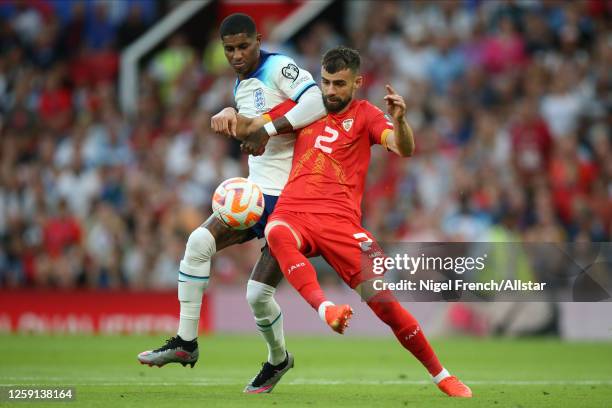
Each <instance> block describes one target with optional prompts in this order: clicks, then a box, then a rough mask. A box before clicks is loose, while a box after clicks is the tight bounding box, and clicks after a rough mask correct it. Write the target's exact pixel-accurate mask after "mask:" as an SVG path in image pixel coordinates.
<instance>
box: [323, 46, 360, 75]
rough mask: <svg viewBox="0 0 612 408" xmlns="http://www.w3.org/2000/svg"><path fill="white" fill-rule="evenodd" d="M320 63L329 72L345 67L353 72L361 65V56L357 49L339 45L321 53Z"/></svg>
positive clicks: (333, 72)
mask: <svg viewBox="0 0 612 408" xmlns="http://www.w3.org/2000/svg"><path fill="white" fill-rule="evenodd" d="M321 65H322V66H323V68H325V70H326V71H327V72H329V73H330V74H335V73H336V72H338V71H342V70H345V69H350V70H351V71H353V73H356V72H357V71H359V67H360V65H361V57H359V52H358V51H357V50H354V49H352V48H348V47H344V46H342V45H341V46H339V47H335V48H332V49H331V50H329V51H327V52H326V53H325V55H323V60H322V61H321Z"/></svg>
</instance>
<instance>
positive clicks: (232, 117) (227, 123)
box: [210, 107, 238, 137]
mask: <svg viewBox="0 0 612 408" xmlns="http://www.w3.org/2000/svg"><path fill="white" fill-rule="evenodd" d="M237 123H238V119H237V118H236V110H235V109H234V108H231V107H228V108H224V109H223V110H222V111H221V112H219V113H217V114H216V115H215V116H213V117H212V118H211V119H210V127H211V128H212V130H213V132H215V133H218V134H220V135H224V136H227V137H236V125H237Z"/></svg>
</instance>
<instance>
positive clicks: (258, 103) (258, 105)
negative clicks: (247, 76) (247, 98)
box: [253, 88, 266, 111]
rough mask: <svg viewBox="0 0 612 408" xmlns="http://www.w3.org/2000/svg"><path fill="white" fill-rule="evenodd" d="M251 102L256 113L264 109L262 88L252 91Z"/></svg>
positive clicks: (264, 99) (264, 100)
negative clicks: (253, 103)
mask: <svg viewBox="0 0 612 408" xmlns="http://www.w3.org/2000/svg"><path fill="white" fill-rule="evenodd" d="M253 101H254V102H255V109H257V110H258V111H261V110H265V109H266V98H265V96H264V91H263V89H262V88H257V89H256V90H254V91H253Z"/></svg>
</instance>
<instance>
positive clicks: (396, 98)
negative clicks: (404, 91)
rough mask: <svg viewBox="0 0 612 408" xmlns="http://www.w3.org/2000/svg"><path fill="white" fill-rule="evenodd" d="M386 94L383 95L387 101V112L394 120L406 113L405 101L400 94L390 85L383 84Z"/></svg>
mask: <svg viewBox="0 0 612 408" xmlns="http://www.w3.org/2000/svg"><path fill="white" fill-rule="evenodd" d="M385 88H386V89H387V95H386V96H385V97H384V99H385V102H387V112H388V113H389V115H391V117H392V118H393V119H395V120H400V119H402V118H403V117H404V115H405V114H406V102H405V101H404V98H403V97H402V96H401V95H398V94H397V92H395V89H393V88H392V87H391V85H385Z"/></svg>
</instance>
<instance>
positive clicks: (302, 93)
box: [291, 82, 317, 102]
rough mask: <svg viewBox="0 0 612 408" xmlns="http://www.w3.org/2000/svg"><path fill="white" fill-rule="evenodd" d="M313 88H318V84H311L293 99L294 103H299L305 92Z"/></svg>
mask: <svg viewBox="0 0 612 408" xmlns="http://www.w3.org/2000/svg"><path fill="white" fill-rule="evenodd" d="M313 86H317V84H315V83H314V82H311V83H309V84H308V85H306V86H305V87H304V89H302V90H301V91H300V92H299V93H298V94H297V95H296V96H295V97H294V98H291V99H293V101H294V102H298V101H299V100H300V98H301V97H302V95H304V92H306V91H307V90H309V89H310V88H312V87H313Z"/></svg>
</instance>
